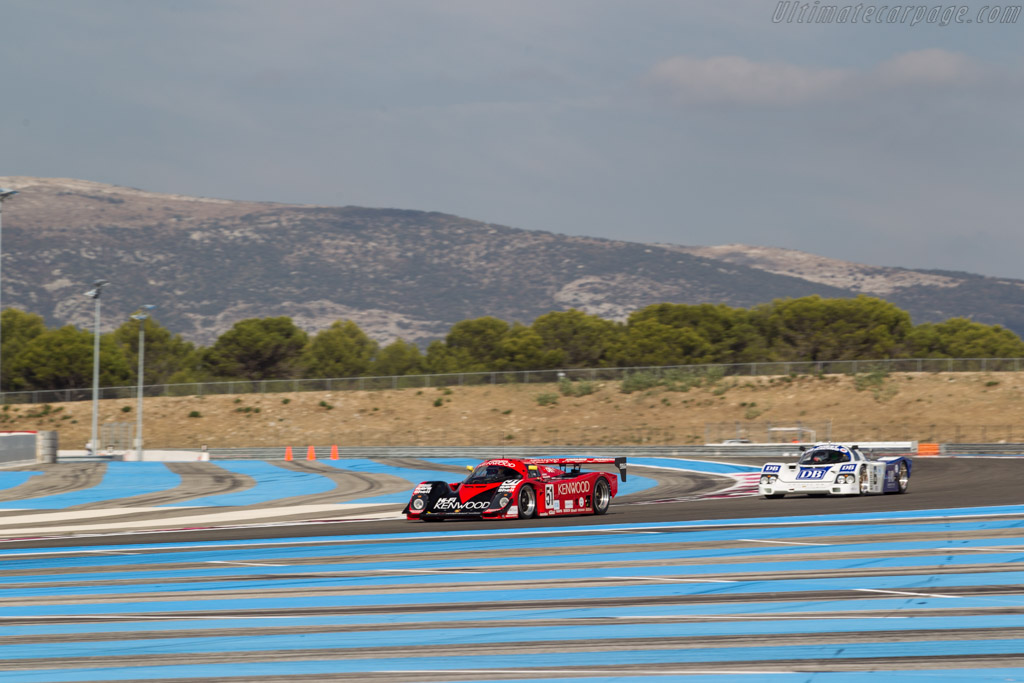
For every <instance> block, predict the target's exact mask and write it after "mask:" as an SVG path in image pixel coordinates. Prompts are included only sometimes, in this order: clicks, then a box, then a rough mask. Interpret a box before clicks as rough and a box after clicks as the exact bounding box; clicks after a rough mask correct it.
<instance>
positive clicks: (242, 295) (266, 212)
mask: <svg viewBox="0 0 1024 683" xmlns="http://www.w3.org/2000/svg"><path fill="white" fill-rule="evenodd" d="M0 187H6V188H10V189H16V190H19V192H20V194H18V195H17V196H15V197H13V198H12V199H10V200H8V201H7V202H6V203H5V207H4V226H3V227H4V233H5V234H4V236H3V237H4V240H3V252H4V253H3V258H4V268H3V278H4V281H3V285H2V286H3V292H2V300H3V303H4V305H6V306H12V307H17V308H21V309H23V310H27V311H30V312H34V313H38V314H40V315H42V316H43V317H44V319H45V320H46V321H47V324H48V325H63V324H73V325H77V326H80V327H86V326H91V325H92V312H93V307H92V301H91V300H89V299H86V298H85V297H83V296H82V293H83V292H85V291H86V290H87V289H89V288H90V286H91V283H92V281H93V280H94V279H96V278H104V279H107V280H110V281H111V285H110V286H109V287H108V288H107V289H106V290H105V291H104V294H103V302H102V305H103V312H104V315H103V322H102V324H101V327H102V329H103V330H109V329H113V328H114V327H117V326H118V325H120V324H121V323H122V322H123V321H124V320H125V319H127V316H128V315H129V314H130V313H131V312H132V311H134V310H136V309H137V308H138V307H139V306H140V305H142V304H155V305H156V306H157V309H156V310H155V311H154V316H155V318H156V319H157V320H158V321H159V322H160V323H161V324H163V325H164V326H165V327H167V328H168V329H170V330H171V331H172V332H176V333H180V334H181V335H182V336H183V337H185V338H186V339H189V340H191V341H194V342H197V343H200V344H209V343H212V341H213V340H215V339H216V337H217V336H218V335H219V334H221V333H223V332H224V331H226V330H227V329H229V328H230V327H231V325H233V324H234V323H235V322H237V321H238V320H241V319H244V318H252V317H271V316H282V315H287V316H289V317H291V318H292V319H293V320H294V321H295V322H296V324H297V325H299V326H300V327H303V328H304V329H307V330H308V331H311V332H312V331H316V330H319V329H323V328H324V327H326V326H328V325H330V324H331V323H332V322H334V321H335V320H339V319H351V320H353V321H355V322H356V323H357V324H358V325H360V327H362V328H363V329H364V330H365V331H366V332H367V334H369V335H370V336H371V337H374V338H376V339H378V340H379V341H383V342H386V341H389V340H391V339H394V338H396V337H403V338H405V339H406V340H408V341H415V342H419V343H423V342H426V341H429V340H431V339H435V338H440V337H443V336H444V334H445V333H446V332H447V331H448V329H449V328H450V327H451V325H452V324H454V323H455V322H458V321H459V320H464V319H467V318H475V317H481V316H484V315H493V316H495V317H498V318H502V319H504V320H508V321H510V322H512V321H519V322H523V323H529V322H531V321H532V320H533V319H535V318H536V317H537V316H539V315H542V314H544V313H547V312H549V311H552V310H565V309H568V308H577V309H580V310H584V311H586V312H588V313H593V314H596V315H600V316H601V317H605V318H610V319H624V318H625V316H627V315H628V314H629V313H630V312H631V311H633V310H636V309H639V308H642V307H643V306H646V305H650V304H653V303H662V302H673V303H689V304H696V303H716V304H717V303H724V304H727V305H730V306H736V307H750V306H753V305H756V304H759V303H767V302H769V301H771V300H772V299H775V298H786V297H801V296H809V295H812V294H818V295H820V296H823V297H850V296H856V295H857V294H862V293H863V294H870V295H872V296H879V297H880V298H884V299H886V300H889V301H892V302H893V303H894V304H896V305H898V306H900V307H901V308H904V309H906V310H908V311H909V312H910V313H911V315H912V317H913V320H914V322H915V323H921V322H928V321H940V320H945V319H948V318H950V317H955V316H965V317H972V318H973V319H975V320H977V321H978V322H983V323H986V324H994V323H998V324H1002V325H1004V326H1005V327H1008V328H1010V329H1011V330H1013V331H1015V332H1016V333H1018V334H1021V333H1022V332H1024V309H1022V307H1021V305H1020V304H1018V303H1017V299H1020V298H1021V297H1020V294H1021V289H1022V288H1024V281H1019V280H1012V279H1007V278H991V277H986V276H981V275H973V274H970V273H960V274H958V273H949V272H945V271H944V272H938V271H922V270H912V269H905V268H892V267H882V266H867V265H862V264H855V263H851V262H846V261H840V260H838V259H829V258H827V257H821V256H816V255H813V254H807V253H805V252H799V251H796V250H790V249H779V248H773V247H757V246H749V245H721V246H717V247H692V246H684V245H675V244H667V245H666V244H644V243H639V242H629V241H623V240H609V239H602V238H594V237H577V236H569V235H560V234H556V233H551V232H546V231H540V230H526V229H522V228H514V227H508V226H502V225H496V224H491V223H484V222H481V221H474V220H470V219H466V218H462V217H459V216H455V215H452V214H446V213H440V212H428V211H416V210H411V209H377V208H365V207H356V206H344V207H329V206H319V205H292V204H279V203H273V202H247V201H234V200H224V199H209V198H202V197H188V196H184V195H173V194H160V193H153V192H147V191H144V190H138V189H134V188H124V187H120V186H114V185H106V184H103V183H94V182H91V181H82V180H75V179H57V178H45V179H44V178H30V177H25V176H8V177H0Z"/></svg>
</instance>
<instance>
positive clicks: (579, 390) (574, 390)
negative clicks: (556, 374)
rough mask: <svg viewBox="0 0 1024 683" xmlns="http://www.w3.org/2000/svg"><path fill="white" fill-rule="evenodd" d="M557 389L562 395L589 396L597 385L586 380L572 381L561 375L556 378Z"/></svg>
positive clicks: (595, 389)
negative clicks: (559, 377)
mask: <svg viewBox="0 0 1024 683" xmlns="http://www.w3.org/2000/svg"><path fill="white" fill-rule="evenodd" d="M558 390H559V391H560V392H562V396H589V395H590V394H592V393H594V392H595V391H597V385H596V384H595V383H594V382H588V381H579V382H573V381H572V380H571V379H569V378H568V377H562V378H561V379H559V380H558Z"/></svg>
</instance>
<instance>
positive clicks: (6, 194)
mask: <svg viewBox="0 0 1024 683" xmlns="http://www.w3.org/2000/svg"><path fill="white" fill-rule="evenodd" d="M16 194H18V191H17V190H5V189H4V188H2V187H0V234H3V216H4V200H5V199H10V198H11V197H13V196H14V195H16ZM2 265H3V249H2V248H0V266H2ZM2 283H3V277H2V276H0V293H2V291H3V284H2ZM3 310H4V309H3V305H0V314H2V313H3ZM2 342H3V336H2V334H0V343H2ZM2 362H3V352H2V351H0V366H2ZM0 379H2V369H0ZM2 392H3V386H2V384H0V393H2Z"/></svg>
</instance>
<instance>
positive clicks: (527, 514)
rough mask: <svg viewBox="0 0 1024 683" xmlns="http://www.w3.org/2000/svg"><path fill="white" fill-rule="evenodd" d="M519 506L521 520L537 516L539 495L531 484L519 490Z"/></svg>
mask: <svg viewBox="0 0 1024 683" xmlns="http://www.w3.org/2000/svg"><path fill="white" fill-rule="evenodd" d="M518 505H519V519H530V518H531V517H533V516H534V515H535V514H537V494H536V492H535V491H534V490H533V487H532V486H530V485H529V484H524V485H523V487H522V488H521V489H519V498H518Z"/></svg>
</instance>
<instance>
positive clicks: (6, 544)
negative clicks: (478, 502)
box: [0, 457, 1024, 683]
mask: <svg viewBox="0 0 1024 683" xmlns="http://www.w3.org/2000/svg"><path fill="white" fill-rule="evenodd" d="M664 460H666V459H659V460H658V461H657V462H654V461H652V460H650V459H648V461H647V462H646V464H641V463H642V462H644V459H637V461H633V460H631V462H630V469H629V479H630V482H631V483H629V482H628V483H627V485H626V487H625V488H624V490H623V495H622V496H621V497H620V498H617V499H616V500H615V501H614V502H613V505H612V508H611V511H610V512H609V514H608V515H606V516H604V517H571V518H558V519H538V520H530V521H527V522H517V521H512V522H486V523H485V522H479V521H465V522H444V523H440V524H424V523H419V522H407V521H405V520H404V519H400V518H397V515H396V514H395V513H396V510H400V509H401V507H402V503H401V502H397V503H395V502H391V501H400V500H401V498H402V497H404V496H407V495H408V489H409V488H411V485H412V484H410V482H413V483H414V482H416V481H419V480H423V479H433V478H444V476H445V475H446V474H447V476H448V477H449V478H450V479H451V480H457V479H459V478H461V472H464V468H463V464H462V463H444V462H426V461H402V462H395V461H392V462H389V463H376V462H345V461H339V462H337V463H325V462H301V463H295V462H293V463H243V462H234V463H221V462H213V463H190V464H185V463H180V464H177V465H174V466H173V467H171V466H170V465H166V466H165V465H162V464H159V463H120V464H119V465H120V467H107V466H106V465H103V464H97V463H80V464H76V465H74V466H72V467H64V466H63V464H61V465H58V466H47V467H46V468H39V467H37V466H28V467H25V468H20V469H13V470H12V469H8V470H3V471H0V508H4V510H3V511H2V512H0V538H2V539H3V541H2V542H0V576H2V577H3V579H4V583H3V584H0V585H2V587H3V592H2V593H0V624H2V625H3V628H2V629H0V681H17V682H18V683H40V682H43V681H49V682H57V681H200V680H201V681H233V682H236V683H241V682H242V681H246V682H248V681H252V682H254V683H269V682H270V681H350V680H360V681H410V682H413V681H416V682H418V681H488V680H534V681H537V680H552V681H554V680H584V681H611V680H615V681H634V680H637V681H638V680H641V679H643V680H645V681H646V680H651V679H659V678H660V679H662V680H684V681H688V682H703V681H724V680H736V679H739V680H762V679H770V680H772V681H784V682H786V683H789V682H790V681H809V680H813V681H826V682H839V681H842V682H845V681H868V680H869V679H868V676H872V677H873V678H872V679H870V680H872V681H877V680H880V679H879V678H878V677H879V676H884V679H885V680H913V681H936V680H938V681H942V680H946V681H975V680H977V681H1024V587H1022V584H1024V571H1022V566H1024V565H1022V563H1024V529H1022V528H1024V505H1022V502H1024V495H1022V494H1021V491H1020V482H1022V481H1024V476H1022V475H1024V458H1015V457H1001V458H998V457H997V458H980V457H964V458H916V459H915V461H914V470H913V476H912V479H911V486H910V491H909V492H908V493H907V494H905V495H887V496H870V497H857V498H837V499H833V498H805V497H793V498H785V499H782V500H764V499H762V498H759V497H756V496H755V495H751V494H752V493H753V490H752V481H753V480H754V478H755V475H754V474H753V472H756V469H757V468H756V465H759V464H760V461H758V460H756V459H753V460H752V459H750V458H738V459H733V460H729V459H718V461H717V462H708V461H706V460H705V461H702V464H701V463H695V462H693V461H684V462H683V463H682V465H681V467H680V468H676V467H674V465H675V464H676V463H672V462H668V463H666V462H664ZM111 465H115V463H111ZM140 466H141V468H139V467H140ZM130 467H137V468H139V469H137V470H127V469H125V468H130ZM690 467H696V468H700V470H701V471H692V470H689V469H686V468H690ZM143 471H145V474H146V476H141V473H143ZM428 471H430V472H432V474H430V475H429V476H424V473H425V472H428ZM439 473H440V474H439ZM456 473H458V474H456ZM298 491H302V492H303V493H297V492H298ZM339 501H340V502H339ZM282 502H284V503H285V504H284V505H282ZM181 520H187V523H179V522H180V521H181Z"/></svg>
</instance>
